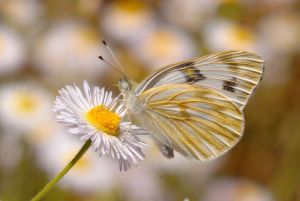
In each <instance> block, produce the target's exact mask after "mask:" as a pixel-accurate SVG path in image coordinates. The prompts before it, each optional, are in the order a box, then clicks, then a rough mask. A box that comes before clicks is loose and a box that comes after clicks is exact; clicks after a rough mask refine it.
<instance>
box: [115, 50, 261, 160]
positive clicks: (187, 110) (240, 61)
mask: <svg viewBox="0 0 300 201" xmlns="http://www.w3.org/2000/svg"><path fill="white" fill-rule="evenodd" d="M263 70H264V62H263V60H262V59H261V58H260V57H259V56H257V55H256V54H254V53H250V52H246V51H227V52H222V53H219V54H212V55H208V56H204V57H200V58H195V59H191V60H187V61H183V62H180V63H176V64H173V65H169V66H166V67H164V68H162V69H161V70H159V71H158V72H156V73H153V74H152V75H150V76H149V77H147V78H146V79H145V80H143V81H142V82H141V83H139V84H138V83H136V82H134V81H132V80H131V79H129V78H127V77H126V76H125V75H124V77H123V78H122V79H121V80H120V81H119V88H120V91H121V93H122V96H123V100H124V102H125V105H126V109H127V114H128V116H129V118H130V120H131V121H132V122H133V123H134V124H136V125H137V126H140V127H142V128H144V129H146V130H147V131H148V132H149V134H150V136H151V137H152V139H153V141H154V142H155V143H156V144H157V145H158V147H159V149H160V151H161V152H162V154H163V155H164V156H166V157H167V158H172V157H174V150H175V151H177V152H179V153H181V154H182V155H184V156H185V157H188V158H193V159H197V160H200V161H205V160H210V159H213V158H216V157H218V156H220V155H222V154H224V153H225V152H227V151H228V150H229V149H231V148H232V147H233V146H234V145H235V144H236V143H237V142H238V141H239V140H240V138H241V136H242V135H243V130H244V115H243V108H244V107H245V105H246V103H247V101H248V99H249V97H250V96H251V94H252V93H253V91H254V90H255V88H256V86H257V85H258V83H259V82H260V80H261V78H262V74H263Z"/></svg>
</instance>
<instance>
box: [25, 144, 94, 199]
mask: <svg viewBox="0 0 300 201" xmlns="http://www.w3.org/2000/svg"><path fill="white" fill-rule="evenodd" d="M91 144H92V141H91V140H88V141H86V143H85V144H84V145H83V146H82V147H81V149H80V150H79V152H78V153H77V154H76V156H75V157H74V158H73V159H72V160H71V161H70V162H69V163H68V165H67V166H66V167H65V168H64V169H63V170H62V171H61V172H60V173H59V174H58V175H57V176H56V177H54V178H53V179H52V180H51V181H50V182H49V183H48V184H46V185H45V186H44V188H43V189H42V190H41V191H39V192H38V193H37V194H36V195H35V196H34V197H33V198H32V199H31V201H38V200H41V199H42V198H43V197H44V196H45V195H46V194H47V193H48V192H49V191H51V190H52V188H53V187H54V186H55V184H56V183H57V182H59V180H60V179H61V178H63V176H65V174H67V172H69V170H70V169H71V168H72V167H73V166H74V165H75V164H76V163H77V161H78V160H79V159H80V158H81V157H82V156H83V154H84V153H85V152H86V151H87V150H88V148H89V147H90V146H91Z"/></svg>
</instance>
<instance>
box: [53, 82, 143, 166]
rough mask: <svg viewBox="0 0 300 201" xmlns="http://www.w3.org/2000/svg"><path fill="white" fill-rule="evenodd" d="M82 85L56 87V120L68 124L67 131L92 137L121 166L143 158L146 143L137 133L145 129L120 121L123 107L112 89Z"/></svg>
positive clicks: (97, 148) (88, 137) (96, 144)
mask: <svg viewBox="0 0 300 201" xmlns="http://www.w3.org/2000/svg"><path fill="white" fill-rule="evenodd" d="M83 86H84V93H82V92H81V91H80V89H79V88H78V87H77V86H76V85H74V86H66V87H65V88H62V89H61V90H60V91H59V94H60V95H59V96H57V98H56V101H55V106H54V111H56V112H57V113H58V114H57V119H58V121H59V122H60V123H63V124H65V125H67V126H69V127H70V128H69V129H68V132H69V133H71V134H74V135H78V136H80V139H81V140H83V141H85V140H88V139H91V140H92V142H93V146H94V149H95V151H97V152H99V154H100V156H101V155H111V157H112V158H117V159H118V160H119V165H120V170H125V171H126V170H128V169H130V168H131V166H132V165H136V164H137V163H138V161H139V160H143V159H144V153H143V151H142V149H143V148H144V147H145V145H146V144H145V143H144V142H142V141H141V140H140V139H139V138H138V137H137V136H136V135H140V134H145V131H144V130H142V129H140V128H138V127H136V126H134V125H132V124H131V123H130V122H122V119H123V117H124V115H125V113H126V111H125V107H124V106H123V105H121V104H119V103H118V98H112V92H107V91H105V89H104V88H102V89H100V88H99V87H93V89H91V88H90V87H89V85H88V84H87V82H84V84H83Z"/></svg>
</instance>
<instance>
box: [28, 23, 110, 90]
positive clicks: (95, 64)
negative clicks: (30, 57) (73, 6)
mask: <svg viewBox="0 0 300 201" xmlns="http://www.w3.org/2000/svg"><path fill="white" fill-rule="evenodd" d="M100 41H101V40H100V36H99V35H98V33H97V32H95V31H94V30H93V29H91V28H90V27H88V26H86V25H83V24H80V23H75V22H64V23H63V22H62V23H60V24H56V25H54V26H53V27H52V28H50V30H48V31H47V32H46V33H45V34H44V35H43V36H42V38H41V39H40V40H39V42H38V43H37V46H36V47H35V56H34V58H35V61H34V62H35V67H37V68H38V69H39V70H41V71H42V72H43V73H44V75H45V77H46V78H48V79H49V80H50V81H51V80H52V81H53V82H55V83H56V84H57V83H58V82H60V81H61V82H68V81H72V82H73V81H74V80H76V79H77V80H82V79H87V78H88V79H89V80H91V79H96V78H97V79H99V78H100V76H103V75H104V72H105V71H106V70H107V69H108V68H107V67H106V66H105V64H104V63H103V62H101V61H100V60H99V59H98V58H97V57H98V55H99V53H100V45H101V42H100Z"/></svg>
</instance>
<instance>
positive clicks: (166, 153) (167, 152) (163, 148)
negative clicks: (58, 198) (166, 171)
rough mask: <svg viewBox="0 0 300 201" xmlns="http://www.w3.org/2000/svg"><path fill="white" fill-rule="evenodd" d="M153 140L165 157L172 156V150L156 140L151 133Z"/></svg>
mask: <svg viewBox="0 0 300 201" xmlns="http://www.w3.org/2000/svg"><path fill="white" fill-rule="evenodd" d="M152 139H153V142H154V143H155V144H156V146H157V147H158V149H159V151H160V152H161V153H162V154H163V155H164V156H165V157H166V158H174V150H173V149H172V148H171V147H169V146H167V145H165V144H163V143H162V142H160V141H159V140H157V139H156V138H155V137H154V136H153V135H152Z"/></svg>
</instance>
